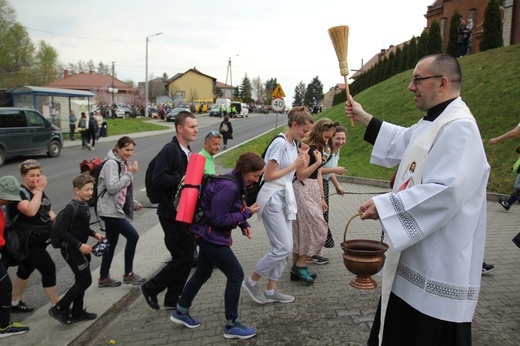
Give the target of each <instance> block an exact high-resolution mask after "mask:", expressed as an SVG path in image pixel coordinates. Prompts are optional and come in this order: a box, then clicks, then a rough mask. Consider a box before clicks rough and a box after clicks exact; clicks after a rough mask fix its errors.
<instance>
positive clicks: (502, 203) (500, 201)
mask: <svg viewBox="0 0 520 346" xmlns="http://www.w3.org/2000/svg"><path fill="white" fill-rule="evenodd" d="M498 203H500V205H501V206H503V207H504V209H505V210H509V208H511V206H510V205H509V204H508V203H507V201H506V200H503V199H502V198H499V199H498Z"/></svg>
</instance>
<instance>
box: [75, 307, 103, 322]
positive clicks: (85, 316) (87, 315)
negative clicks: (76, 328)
mask: <svg viewBox="0 0 520 346" xmlns="http://www.w3.org/2000/svg"><path fill="white" fill-rule="evenodd" d="M70 317H71V322H72V323H75V322H80V321H91V320H95V319H96V318H97V314H95V313H92V312H88V311H87V310H86V309H84V310H82V311H81V312H80V313H79V314H74V313H73V314H71V315H70Z"/></svg>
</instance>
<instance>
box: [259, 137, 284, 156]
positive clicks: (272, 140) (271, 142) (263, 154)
mask: <svg viewBox="0 0 520 346" xmlns="http://www.w3.org/2000/svg"><path fill="white" fill-rule="evenodd" d="M277 138H284V139H285V136H284V135H276V136H274V138H273V139H271V141H270V142H269V144H267V147H265V150H264V152H263V153H262V159H265V154H267V149H269V147H270V146H271V144H273V142H274V140H275V139H277Z"/></svg>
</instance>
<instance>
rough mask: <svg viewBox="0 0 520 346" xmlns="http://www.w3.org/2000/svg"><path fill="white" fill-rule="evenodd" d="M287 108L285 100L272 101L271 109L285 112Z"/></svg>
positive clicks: (276, 99)
mask: <svg viewBox="0 0 520 346" xmlns="http://www.w3.org/2000/svg"><path fill="white" fill-rule="evenodd" d="M284 107H285V102H283V99H280V98H275V99H273V100H272V101H271V108H272V109H273V110H274V111H276V112H281V111H283V109H284Z"/></svg>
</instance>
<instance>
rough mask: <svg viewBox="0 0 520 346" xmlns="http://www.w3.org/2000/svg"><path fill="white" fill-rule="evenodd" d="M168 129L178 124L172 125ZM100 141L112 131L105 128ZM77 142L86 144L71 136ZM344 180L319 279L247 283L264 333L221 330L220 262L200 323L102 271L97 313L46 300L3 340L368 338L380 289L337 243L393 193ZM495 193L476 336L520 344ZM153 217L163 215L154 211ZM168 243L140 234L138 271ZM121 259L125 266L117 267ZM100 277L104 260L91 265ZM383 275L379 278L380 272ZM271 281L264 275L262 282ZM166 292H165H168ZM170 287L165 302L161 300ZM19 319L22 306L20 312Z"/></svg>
mask: <svg viewBox="0 0 520 346" xmlns="http://www.w3.org/2000/svg"><path fill="white" fill-rule="evenodd" d="M166 132H171V130H166ZM103 140H110V141H112V140H113V139H112V138H110V137H108V138H106V139H102V141H103ZM70 144H71V145H77V144H79V143H78V141H76V143H70ZM342 184H343V186H344V188H345V191H348V192H349V194H347V195H345V196H344V197H340V196H337V195H334V196H331V199H330V204H331V208H330V228H331V231H332V232H333V235H334V239H335V241H336V246H335V247H334V248H333V249H325V250H324V253H323V255H324V256H325V257H328V258H330V259H331V262H330V263H329V264H327V265H320V266H318V265H310V269H311V270H313V271H315V272H316V273H317V274H318V278H317V280H316V283H315V284H314V285H313V286H303V285H301V284H300V283H299V282H291V281H290V280H289V271H288V269H287V270H286V273H285V274H284V276H283V279H282V280H281V282H280V284H279V288H280V289H281V290H282V291H283V292H286V293H289V294H292V295H294V296H295V297H296V299H295V301H294V302H292V303H289V304H265V305H258V304H256V303H254V302H253V301H252V300H251V298H250V297H249V296H248V295H247V293H245V292H242V295H241V297H240V304H239V313H240V318H241V320H242V322H243V323H244V324H245V325H248V326H252V327H255V328H257V330H258V334H257V335H256V336H255V337H254V338H252V339H249V340H247V341H228V340H226V339H224V337H223V325H224V321H225V318H224V297H223V295H224V287H225V283H226V280H225V277H224V275H222V273H221V272H220V271H218V270H216V271H215V272H214V274H213V277H212V278H211V279H210V280H209V281H208V283H207V284H206V285H204V286H203V288H202V289H201V291H200V292H199V294H198V295H197V297H196V299H195V301H194V302H193V304H194V308H193V309H192V311H191V312H192V314H193V316H195V317H197V318H199V319H200V320H201V322H202V325H201V326H200V327H199V328H196V329H188V328H184V327H181V326H179V325H176V324H174V323H173V322H171V321H170V320H169V316H170V314H171V311H166V310H164V309H161V310H159V311H156V310H152V309H151V308H149V307H148V305H147V304H146V303H145V301H144V300H143V298H142V296H141V294H140V291H139V289H138V287H135V286H129V285H123V286H121V287H118V288H98V287H97V283H96V280H94V283H93V284H92V286H91V287H90V288H89V289H88V290H87V292H86V296H85V305H86V306H87V308H88V310H89V311H91V312H95V313H97V314H98V316H99V317H98V319H97V320H96V321H88V322H80V323H75V324H73V325H70V326H64V325H61V324H59V323H58V322H57V321H56V320H54V319H52V318H51V317H50V316H49V315H48V312H47V311H48V309H49V308H50V306H49V305H47V306H44V307H42V308H41V309H39V310H38V311H36V312H35V313H34V314H33V315H31V316H30V317H28V318H26V319H24V321H23V322H24V323H25V324H27V325H29V326H30V328H31V331H30V332H29V333H27V334H24V335H20V336H13V337H11V338H8V339H6V340H5V341H4V340H2V341H0V345H23V346H27V345H40V346H46V345H53V346H54V345H109V342H110V341H111V340H113V341H114V342H115V345H136V346H137V345H139V346H141V345H179V346H184V345H223V344H233V345H235V344H241V343H245V342H247V343H248V344H249V345H269V346H276V345H352V346H354V345H365V344H366V340H367V338H368V333H369V330H370V327H371V323H372V320H373V318H374V313H375V310H376V306H377V301H378V298H379V294H380V289H379V288H377V289H374V290H366V291H364V290H358V289H355V288H353V287H351V286H350V285H349V282H350V280H351V279H352V278H353V277H354V275H353V274H351V273H349V272H348V271H347V270H346V268H345V266H344V264H343V260H342V250H341V248H340V246H339V245H340V243H341V242H342V241H343V235H344V230H345V225H346V222H347V220H348V219H349V218H350V217H351V216H353V215H354V214H356V210H357V208H358V206H359V205H360V204H362V203H363V202H365V201H366V200H367V199H368V198H370V196H372V195H374V194H377V193H380V192H386V191H388V189H387V188H386V186H387V183H386V182H380V181H370V180H366V179H356V178H344V179H342ZM497 198H498V196H497V195H493V194H490V195H489V196H488V235H487V245H486V256H485V260H486V262H488V263H493V264H494V265H495V269H494V270H493V271H492V272H491V273H489V274H487V275H484V276H483V278H482V289H481V293H480V298H479V305H478V308H477V311H476V314H475V318H474V321H473V345H475V346H488V345H501V346H513V345H518V344H519V343H520V328H519V327H520V316H519V313H520V292H519V290H518V287H519V286H520V266H519V265H518V263H519V262H520V249H518V248H517V247H516V246H515V245H514V244H513V243H512V242H511V239H512V238H513V236H514V235H515V234H516V233H517V232H518V231H520V229H519V227H518V225H520V206H518V205H515V206H513V207H512V208H511V210H510V211H505V210H504V209H503V208H502V207H501V206H500V205H499V204H498V203H497V202H496V201H497ZM154 217H156V216H155V215H154ZM250 221H251V224H252V227H253V230H254V231H255V233H254V238H253V239H251V240H249V239H247V238H246V237H243V236H241V235H240V233H239V232H235V234H234V238H233V239H234V244H233V250H234V252H235V254H236V255H237V257H238V258H239V260H240V262H241V264H242V267H243V268H244V272H245V274H246V276H247V275H250V274H251V272H252V270H253V268H254V265H255V264H256V262H257V261H258V260H259V259H260V258H261V257H262V256H263V255H264V254H265V253H266V252H267V251H268V250H269V242H268V240H267V237H266V234H265V231H264V228H263V225H262V223H261V222H259V221H258V218H257V217H256V215H255V216H253V217H252V218H251V219H250ZM380 234H381V229H380V226H379V222H378V221H361V220H360V219H354V220H353V221H352V223H351V226H350V227H349V230H348V233H347V239H360V238H365V239H374V240H378V239H379V237H380ZM168 255H169V254H168V252H167V250H166V249H165V246H164V243H163V232H162V229H161V227H160V225H157V226H155V227H153V228H152V229H150V230H149V231H148V232H146V233H145V234H144V235H143V236H141V238H140V240H139V245H138V251H137V254H136V259H135V263H139V268H140V272H139V273H140V274H141V275H146V276H150V275H152V273H153V272H154V271H155V270H157V269H158V268H160V267H161V266H162V264H163V262H164V261H165V260H166V259H167V258H168ZM122 257H123V256H122V253H118V254H117V255H116V256H115V257H114V262H113V264H112V268H114V272H119V271H121V270H122V268H123V258H122ZM119 268H121V270H118V269H119ZM92 277H93V278H97V277H98V269H97V270H94V271H93V273H92ZM374 278H375V279H376V281H377V282H378V284H379V283H380V282H381V277H379V276H378V275H376V276H375V277H374ZM262 282H263V283H264V284H265V279H263V281H262ZM163 294H164V293H163ZM163 294H161V295H160V296H159V302H160V303H162V301H163ZM13 317H14V320H16V315H14V316H13Z"/></svg>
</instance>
